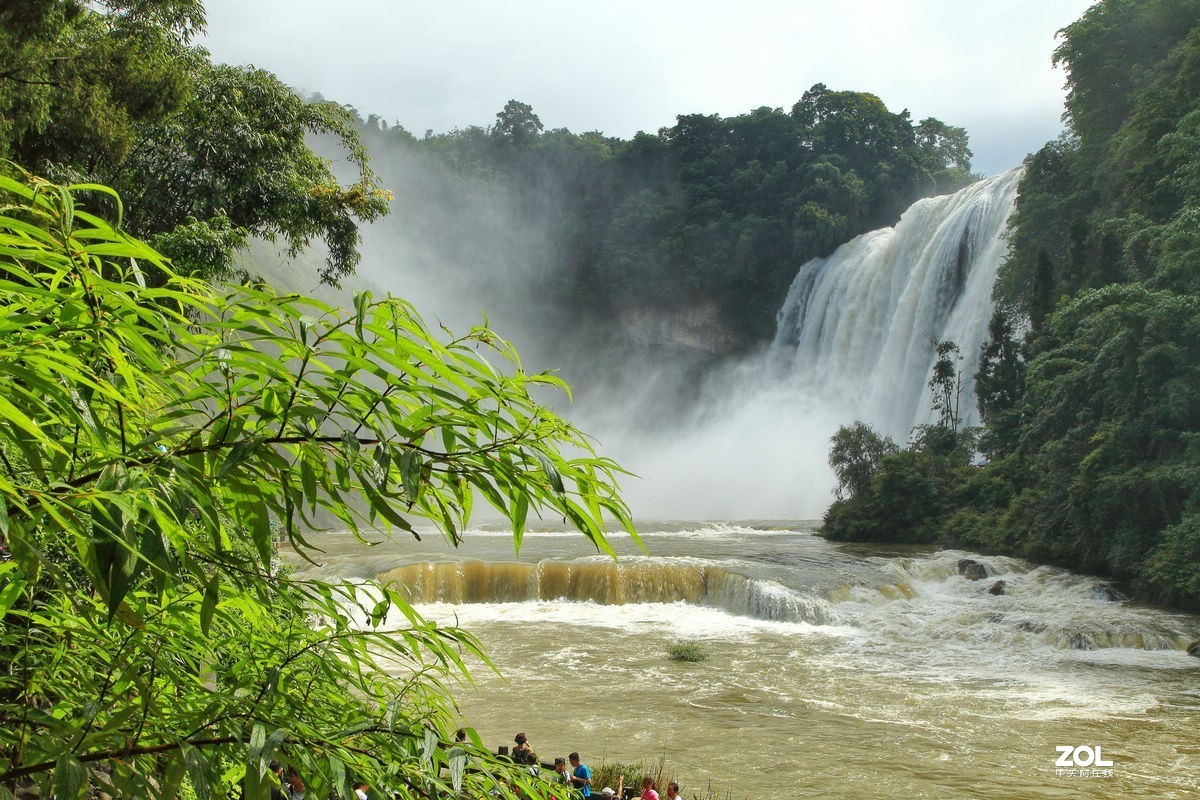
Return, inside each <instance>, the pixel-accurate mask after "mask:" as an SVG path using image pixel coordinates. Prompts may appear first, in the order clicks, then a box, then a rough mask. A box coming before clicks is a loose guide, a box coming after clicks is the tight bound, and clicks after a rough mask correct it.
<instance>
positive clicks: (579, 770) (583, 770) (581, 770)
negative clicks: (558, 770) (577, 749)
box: [567, 753, 592, 797]
mask: <svg viewBox="0 0 1200 800" xmlns="http://www.w3.org/2000/svg"><path fill="white" fill-rule="evenodd" d="M567 758H568V759H569V760H570V762H571V784H572V785H573V786H574V787H575V788H576V789H578V790H579V793H580V794H582V795H583V796H584V797H591V796H592V771H591V770H590V769H588V768H587V764H584V763H583V762H582V761H580V760H579V753H571V755H569V756H567Z"/></svg>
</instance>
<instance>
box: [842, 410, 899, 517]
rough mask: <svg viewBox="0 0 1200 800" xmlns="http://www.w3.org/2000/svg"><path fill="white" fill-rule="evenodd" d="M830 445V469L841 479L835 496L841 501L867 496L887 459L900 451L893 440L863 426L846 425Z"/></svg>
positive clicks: (861, 423) (860, 423)
mask: <svg viewBox="0 0 1200 800" xmlns="http://www.w3.org/2000/svg"><path fill="white" fill-rule="evenodd" d="M829 441H830V444H831V445H832V447H831V448H830V450H829V466H830V467H832V468H833V474H834V475H835V476H836V477H837V481H838V482H837V487H836V488H835V489H834V493H835V496H836V497H837V498H838V499H839V500H842V499H845V498H846V497H851V496H853V495H861V494H863V493H865V492H866V491H867V490H868V489H869V487H870V485H871V479H872V478H873V477H874V475H875V473H876V472H877V471H878V469H879V465H880V462H881V461H882V460H883V458H884V456H888V455H892V454H893V453H895V452H896V451H897V447H896V443H895V442H893V441H892V440H891V438H890V437H887V436H881V435H880V434H878V433H876V432H875V431H874V430H872V429H871V427H870V426H869V425H867V424H866V423H863V422H855V423H854V424H853V425H850V426H846V425H843V426H842V427H840V428H838V430H837V433H835V434H834V435H833V438H831V439H830V440H829Z"/></svg>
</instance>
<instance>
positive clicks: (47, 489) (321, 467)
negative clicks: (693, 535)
mask: <svg viewBox="0 0 1200 800" xmlns="http://www.w3.org/2000/svg"><path fill="white" fill-rule="evenodd" d="M81 193H82V194H86V195H87V196H96V195H99V194H103V195H107V196H109V197H110V199H111V200H112V201H113V202H114V205H116V206H117V207H118V208H119V207H120V205H119V203H117V202H116V201H117V198H116V196H115V194H114V193H112V191H111V190H109V189H107V188H105V187H102V186H97V185H83V186H77V187H65V188H63V187H58V186H53V185H49V184H46V183H43V182H39V181H27V180H16V179H12V178H8V177H0V304H2V306H3V308H2V313H0V341H4V342H5V347H4V348H3V349H2V350H0V536H2V537H3V545H4V548H5V552H6V558H5V559H4V560H3V561H0V576H2V581H3V583H2V584H0V655H2V657H0V663H2V664H3V668H2V669H0V797H11V796H12V793H13V792H16V791H18V790H23V789H24V788H27V787H30V786H36V787H40V791H41V792H42V795H43V796H49V795H51V794H54V795H55V796H57V797H59V798H68V797H81V796H84V795H87V796H95V795H96V794H97V793H99V792H104V793H106V794H108V795H111V796H114V797H123V798H173V797H175V796H176V795H177V792H178V791H179V790H180V788H181V786H184V785H185V784H186V785H187V787H188V790H189V791H190V792H191V793H194V794H195V796H197V797H199V798H202V799H203V798H209V797H245V798H266V797H267V795H268V792H269V788H270V786H269V781H270V776H269V773H268V770H267V765H268V762H269V761H270V760H271V759H273V758H278V759H279V760H281V761H286V762H289V763H291V764H293V765H295V766H296V767H297V768H298V769H299V770H300V771H301V772H302V774H303V775H304V777H305V779H306V781H307V783H308V787H309V791H310V792H311V793H312V794H313V795H314V796H321V797H324V796H340V797H349V783H350V780H351V779H362V780H366V781H368V782H369V783H371V784H373V785H375V786H378V787H380V788H384V787H386V788H387V789H389V790H395V791H397V792H399V793H400V795H401V796H404V797H421V798H428V797H431V796H446V795H450V794H457V793H459V792H464V793H467V794H471V795H479V796H484V795H489V794H498V795H499V796H501V797H506V798H514V797H515V796H516V793H517V792H521V793H524V794H525V795H526V796H528V795H529V794H530V793H533V792H534V791H536V792H538V793H539V794H543V795H553V794H555V793H556V792H558V791H559V790H557V789H553V788H550V787H546V786H542V787H539V788H537V789H535V788H534V787H532V786H531V785H530V784H531V780H532V779H531V778H530V777H529V776H528V774H521V772H519V771H518V772H511V771H509V770H508V769H507V768H505V767H504V766H503V765H501V764H498V763H495V762H494V761H492V760H491V758H490V757H489V756H488V754H487V753H486V751H484V750H483V749H482V748H480V747H479V745H478V742H477V741H476V742H475V743H474V744H473V745H471V746H470V747H469V749H470V750H471V751H472V752H473V753H474V756H475V757H476V758H477V759H478V761H477V762H476V763H477V764H478V765H479V766H480V767H481V769H478V770H473V771H471V772H470V773H465V772H464V770H463V769H462V766H463V764H462V760H461V759H462V753H463V751H462V750H461V749H458V750H454V749H450V748H449V747H448V746H447V745H446V743H448V742H450V741H451V731H452V730H453V728H454V726H455V724H456V720H455V719H454V718H455V716H456V715H455V713H454V707H453V704H452V701H451V699H450V697H449V695H448V685H449V682H451V681H452V680H453V679H454V677H455V676H456V675H461V674H462V672H463V671H464V670H465V665H464V661H463V659H464V657H465V656H466V655H468V654H476V655H479V650H478V645H477V643H476V642H475V641H474V640H473V639H472V638H471V637H470V636H469V635H468V634H467V633H465V632H464V631H461V630H460V629H457V628H453V627H450V628H443V627H440V626H438V625H436V624H434V623H432V622H429V621H426V620H424V619H423V618H422V617H421V616H420V615H418V614H417V613H416V612H414V611H413V609H412V608H410V607H409V606H408V605H407V604H406V603H405V601H404V599H403V597H402V595H401V594H400V593H399V592H398V591H397V590H395V589H392V588H388V587H381V586H373V585H355V584H349V583H341V584H330V583H325V582H321V581H313V580H299V579H297V578H295V577H293V576H292V575H290V574H289V573H288V572H287V571H286V570H282V571H281V570H279V569H278V567H277V566H276V565H275V563H274V558H273V556H274V553H273V548H272V522H277V524H278V525H279V526H280V528H281V529H282V530H283V531H284V532H286V534H287V535H288V536H289V537H290V539H291V541H292V543H293V545H294V547H295V548H296V551H297V552H298V553H299V554H300V555H301V556H305V557H311V556H312V555H313V554H314V551H313V549H312V547H311V546H310V545H309V543H308V542H307V541H306V538H305V531H306V529H307V528H308V526H309V523H310V522H311V521H312V520H313V519H314V517H315V516H317V515H318V514H322V515H332V516H333V517H334V518H336V519H338V520H340V522H341V524H344V525H345V526H346V527H347V528H348V529H349V530H350V531H351V532H352V533H353V535H355V536H357V537H358V538H359V539H361V540H363V541H373V540H376V539H377V538H378V537H381V536H387V535H390V533H400V534H402V535H408V534H411V535H417V531H416V528H415V524H416V522H417V521H420V520H425V521H426V522H427V523H431V524H432V525H433V526H435V528H436V529H437V530H439V531H440V532H441V533H442V534H443V535H445V536H446V537H447V538H448V539H449V540H450V541H451V542H453V543H458V542H459V541H460V539H461V536H462V531H463V530H464V528H465V526H466V524H467V521H468V519H469V517H470V514H471V508H472V504H473V502H474V500H475V498H476V497H478V498H480V499H481V500H483V501H486V502H487V503H488V504H489V505H491V506H492V507H494V508H495V509H497V510H498V511H499V512H501V513H502V514H503V515H504V516H506V517H507V518H508V519H509V521H510V523H511V525H512V528H513V531H514V543H515V546H517V547H520V544H521V538H522V533H523V531H524V527H525V523H526V519H527V517H528V515H529V514H531V513H533V514H537V513H551V514H554V515H555V516H561V517H563V518H565V519H566V520H569V521H570V522H571V523H572V524H574V525H576V526H577V527H578V528H579V529H580V530H582V531H583V533H584V534H585V535H586V536H587V537H588V538H589V539H590V540H591V541H592V542H594V543H595V545H596V547H597V548H598V549H599V550H601V551H603V552H611V551H610V550H609V548H608V545H607V542H606V540H605V533H604V531H605V526H606V522H605V519H606V518H609V519H615V520H617V521H618V522H619V524H621V525H622V526H624V527H625V528H626V529H627V530H629V531H630V533H631V534H632V533H634V531H633V529H632V527H631V525H630V522H629V518H628V512H627V509H626V508H625V506H624V504H623V503H622V502H621V500H620V498H619V497H618V495H617V493H616V490H615V478H616V476H617V474H618V473H619V470H618V468H617V467H616V466H615V465H614V464H613V463H612V462H610V461H608V460H606V459H603V458H600V457H597V456H596V455H595V454H594V453H593V451H592V449H591V447H590V444H589V442H588V440H587V439H586V438H585V437H583V436H582V435H581V434H580V433H579V432H578V431H576V430H575V429H573V428H572V427H571V426H570V425H568V424H567V423H566V422H564V421H563V420H561V419H559V418H558V417H556V416H555V415H553V414H552V413H550V412H549V411H547V410H546V409H545V408H544V407H542V406H540V405H538V404H537V403H535V402H534V401H533V400H532V399H531V397H530V394H529V390H530V389H531V388H532V387H535V386H537V387H542V386H546V387H550V388H556V387H557V388H562V384H561V383H560V382H559V381H558V380H557V379H555V378H553V377H551V376H547V375H530V374H526V373H525V372H523V371H522V370H521V368H520V362H519V361H518V360H517V359H516V355H515V353H514V352H513V351H512V350H511V348H509V346H508V345H507V344H505V343H504V342H503V341H502V340H500V339H498V338H497V337H496V336H495V335H494V334H493V333H492V332H491V331H489V330H487V329H486V328H479V329H476V330H474V331H472V332H471V333H470V334H469V335H467V336H465V337H463V338H460V339H455V340H452V341H450V342H448V343H443V342H440V341H438V340H437V339H435V338H434V337H433V336H432V335H431V334H430V333H429V331H427V329H426V328H425V326H424V325H423V324H422V323H421V321H420V319H419V318H418V317H417V315H416V313H415V312H414V310H413V309H412V308H411V307H410V306H408V305H407V304H406V303H404V302H403V301H400V300H397V299H393V298H388V299H383V300H374V299H372V298H371V297H370V296H369V295H360V296H358V297H357V298H356V300H355V303H354V309H353V311H351V312H348V313H344V312H340V311H338V310H337V309H333V308H329V307H327V306H325V305H323V304H321V303H320V302H318V301H315V300H312V299H309V298H305V297H302V296H298V295H284V296H280V295H276V294H274V293H272V292H271V291H269V290H267V289H264V288H254V287H226V288H220V289H216V288H213V287H211V286H209V285H208V284H206V283H203V282H199V281H197V280H194V279H190V278H185V277H180V276H177V275H175V274H174V273H173V272H172V270H171V268H170V265H169V264H168V263H167V262H166V261H165V260H164V259H163V258H162V257H161V256H160V255H159V254H158V253H156V252H155V251H154V250H152V249H150V248H149V247H148V246H146V245H144V244H142V243H141V242H139V241H137V240H135V239H133V238H131V237H129V236H128V235H126V234H124V233H122V232H121V231H120V230H119V229H118V228H114V227H113V226H111V225H110V224H108V223H106V222H105V221H104V220H102V219H101V218H99V217H97V216H94V215H93V214H90V213H88V212H87V211H85V210H83V209H82V208H80V207H78V206H77V205H76V203H75V195H76V194H81ZM147 268H153V269H155V270H157V271H159V272H160V274H162V275H163V276H165V277H166V280H165V282H164V283H163V284H162V285H161V286H158V287H155V286H152V285H148V284H147V283H146V282H145V281H144V279H143V272H144V270H146V269H147ZM483 352H490V353H492V354H493V355H494V356H495V357H497V358H498V359H499V360H500V361H501V362H502V363H503V364H504V365H505V367H506V368H505V369H500V368H498V367H496V366H494V365H493V364H491V363H489V362H488V361H487V360H485V358H484V355H483ZM456 759H457V760H456ZM446 770H448V773H447V772H446ZM446 774H448V775H449V777H443V776H444V775H446Z"/></svg>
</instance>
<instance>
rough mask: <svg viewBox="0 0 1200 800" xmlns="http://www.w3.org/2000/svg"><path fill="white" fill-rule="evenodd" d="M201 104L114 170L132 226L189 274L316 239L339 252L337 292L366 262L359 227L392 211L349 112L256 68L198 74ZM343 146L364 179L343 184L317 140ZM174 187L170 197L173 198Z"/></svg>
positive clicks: (333, 278) (330, 278)
mask: <svg viewBox="0 0 1200 800" xmlns="http://www.w3.org/2000/svg"><path fill="white" fill-rule="evenodd" d="M192 78H193V81H194V84H195V94H194V96H193V97H192V98H191V99H190V100H189V101H188V102H187V103H186V104H184V105H183V106H182V107H181V108H180V109H179V110H177V111H176V112H174V113H173V114H171V115H169V116H168V117H166V118H164V119H162V120H161V121H159V122H157V123H155V124H153V125H146V126H142V127H140V128H139V130H138V136H139V146H138V147H137V149H136V150H135V151H134V152H133V153H132V154H131V155H129V157H127V158H123V159H121V160H120V161H114V162H112V163H110V164H107V165H105V168H104V169H102V170H101V173H102V174H104V175H105V176H107V177H110V178H111V180H112V181H113V183H114V185H115V186H116V187H117V188H118V189H119V190H120V191H121V194H122V197H124V198H125V199H126V200H127V202H129V204H130V212H129V214H128V219H127V220H126V224H127V225H128V227H129V229H130V231H131V232H132V233H134V234H135V235H138V236H141V237H143V238H146V239H148V240H149V241H150V242H151V243H152V244H153V245H155V246H156V248H158V249H160V250H161V251H162V252H163V253H164V255H166V256H168V257H170V258H172V259H173V261H174V262H175V263H176V264H177V267H178V268H180V269H189V270H191V269H197V270H198V271H199V272H200V273H201V274H202V275H207V276H212V277H217V278H221V277H229V276H230V275H231V264H232V262H233V258H234V255H235V253H236V251H237V250H238V249H241V248H242V247H244V246H245V245H246V243H247V242H248V240H249V237H251V236H257V237H261V238H266V239H270V240H275V239H276V238H280V239H282V240H283V241H284V242H285V243H286V245H287V250H288V252H289V254H290V255H293V256H294V255H296V254H298V253H299V252H301V251H302V250H304V249H305V248H306V247H308V245H309V244H310V243H311V242H312V241H313V240H314V239H320V240H322V241H323V242H324V244H325V245H326V248H327V249H328V255H327V258H326V262H325V267H324V268H323V269H322V270H321V272H320V277H321V280H322V282H324V283H328V284H332V285H337V284H338V283H339V281H340V280H341V279H342V278H345V277H346V276H347V275H350V274H352V273H353V272H354V269H355V266H356V265H357V263H358V260H359V252H358V245H359V241H360V239H361V235H360V233H359V230H358V223H359V222H369V221H371V220H375V219H378V218H379V217H380V216H382V215H383V214H385V213H387V203H388V201H389V199H390V197H391V195H390V193H388V192H387V191H385V190H383V189H381V188H379V187H378V185H377V178H376V177H375V175H374V173H373V172H372V171H371V169H370V168H369V166H368V163H367V154H366V150H365V149H364V148H363V146H362V144H361V142H360V141H359V139H358V135H357V132H356V129H355V127H354V120H355V117H354V115H353V114H352V112H350V111H349V110H348V109H346V108H343V107H342V106H338V105H336V104H334V103H329V102H306V101H305V100H303V99H301V98H300V97H299V96H298V95H297V94H296V93H295V92H293V91H292V90H291V89H289V88H288V87H287V86H285V85H284V84H283V83H281V82H280V81H279V79H278V78H276V77H275V76H274V75H272V74H271V73H269V72H266V71H265V70H261V69H254V68H252V67H230V66H215V65H213V64H210V63H208V61H207V60H206V59H198V60H197V61H196V63H195V64H194V66H193V72H192ZM317 135H324V136H328V137H330V138H332V139H333V140H334V141H336V142H337V144H338V146H339V147H340V149H341V150H342V151H343V152H344V153H345V154H346V158H347V161H348V163H349V164H350V166H351V167H352V168H353V169H354V170H355V172H356V176H355V178H356V180H355V181H354V182H353V183H351V184H349V185H348V186H342V185H341V184H340V183H339V182H338V180H337V179H336V177H335V176H334V175H333V173H332V171H331V170H330V166H329V162H328V161H326V160H325V159H324V158H321V157H320V156H318V155H317V154H316V153H314V152H313V151H312V150H311V149H310V148H309V145H308V137H310V136H317ZM163 186H170V187H172V188H171V191H169V192H164V191H163V190H162V187H163Z"/></svg>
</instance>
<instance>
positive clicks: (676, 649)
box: [667, 642, 708, 662]
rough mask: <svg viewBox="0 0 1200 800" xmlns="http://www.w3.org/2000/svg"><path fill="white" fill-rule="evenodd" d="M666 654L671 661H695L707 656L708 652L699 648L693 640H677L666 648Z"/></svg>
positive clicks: (704, 658) (702, 659)
mask: <svg viewBox="0 0 1200 800" xmlns="http://www.w3.org/2000/svg"><path fill="white" fill-rule="evenodd" d="M667 655H668V656H669V657H670V658H671V660H672V661H688V662H697V661H704V660H706V659H707V658H708V653H706V652H704V651H703V650H701V649H700V645H698V644H696V643H695V642H679V643H677V644H673V645H671V646H670V647H668V648H667Z"/></svg>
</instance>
